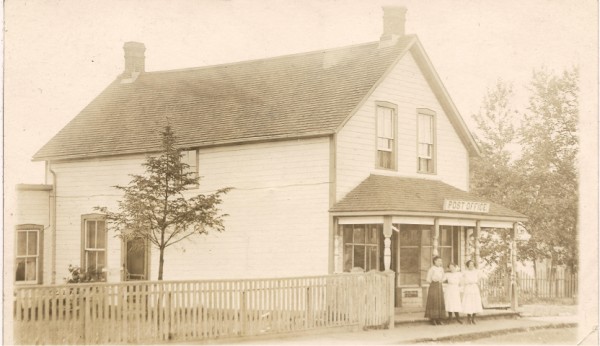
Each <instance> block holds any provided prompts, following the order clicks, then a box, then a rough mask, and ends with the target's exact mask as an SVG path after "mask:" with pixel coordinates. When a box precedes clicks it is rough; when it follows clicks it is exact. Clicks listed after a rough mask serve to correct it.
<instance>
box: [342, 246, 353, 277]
mask: <svg viewBox="0 0 600 346" xmlns="http://www.w3.org/2000/svg"><path fill="white" fill-rule="evenodd" d="M351 269H352V245H346V246H344V271H345V272H349V271H350V270H351Z"/></svg>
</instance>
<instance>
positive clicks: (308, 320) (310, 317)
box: [306, 284, 313, 329]
mask: <svg viewBox="0 0 600 346" xmlns="http://www.w3.org/2000/svg"><path fill="white" fill-rule="evenodd" d="M310 288H311V287H310V284H309V286H308V287H306V329H308V328H312V327H313V306H312V305H313V304H312V294H311V293H312V290H311V289H310Z"/></svg>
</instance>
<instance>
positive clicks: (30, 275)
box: [25, 258, 37, 281]
mask: <svg viewBox="0 0 600 346" xmlns="http://www.w3.org/2000/svg"><path fill="white" fill-rule="evenodd" d="M36 261H37V259H35V258H28V259H27V261H26V262H25V280H26V281H35V280H36V277H37V275H36V272H37V267H36Z"/></svg>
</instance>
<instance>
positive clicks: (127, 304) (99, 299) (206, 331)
mask: <svg viewBox="0 0 600 346" xmlns="http://www.w3.org/2000/svg"><path fill="white" fill-rule="evenodd" d="M393 286H394V275H393V273H392V274H387V273H381V272H369V273H357V274H355V273H352V274H336V275H328V276H311V277H296V278H276V279H255V280H211V281H141V282H140V281H136V282H125V283H116V284H108V283H99V284H98V283H96V284H77V285H60V286H27V287H16V288H15V302H14V328H15V331H14V332H15V341H16V342H17V343H20V344H83V343H85V344H90V343H91V344H98V343H101V344H107V343H131V342H133V343H151V342H161V341H167V340H181V341H185V340H202V339H216V338H231V337H239V336H253V335H262V334H267V333H283V332H297V331H304V330H310V329H318V328H328V327H336V326H358V327H363V328H367V327H390V326H392V325H393V318H394V306H393V304H394V296H393V294H394V287H393Z"/></svg>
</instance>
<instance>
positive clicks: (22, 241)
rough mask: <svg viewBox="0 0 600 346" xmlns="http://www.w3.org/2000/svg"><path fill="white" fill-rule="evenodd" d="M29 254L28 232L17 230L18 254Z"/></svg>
mask: <svg viewBox="0 0 600 346" xmlns="http://www.w3.org/2000/svg"><path fill="white" fill-rule="evenodd" d="M25 255H27V232H22V231H18V232H17V256H25Z"/></svg>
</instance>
